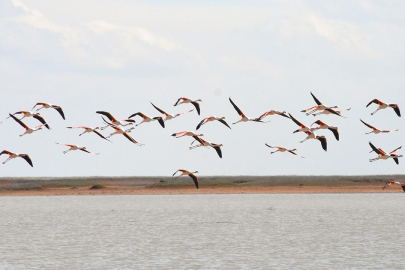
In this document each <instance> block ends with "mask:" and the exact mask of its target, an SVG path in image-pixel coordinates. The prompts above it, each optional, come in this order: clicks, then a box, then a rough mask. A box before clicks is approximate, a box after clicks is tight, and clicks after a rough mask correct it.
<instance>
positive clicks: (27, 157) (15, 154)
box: [0, 150, 34, 167]
mask: <svg viewBox="0 0 405 270" xmlns="http://www.w3.org/2000/svg"><path fill="white" fill-rule="evenodd" d="M3 154H7V155H8V159H6V161H4V162H3V164H6V163H7V162H8V161H9V160H11V159H13V158H17V157H20V158H23V159H25V161H27V162H28V164H30V165H31V167H34V166H33V165H32V161H31V158H30V156H29V155H27V154H18V153H13V152H10V151H7V150H3V151H1V153H0V156H1V155H3Z"/></svg>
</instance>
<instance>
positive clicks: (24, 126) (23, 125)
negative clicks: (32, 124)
mask: <svg viewBox="0 0 405 270" xmlns="http://www.w3.org/2000/svg"><path fill="white" fill-rule="evenodd" d="M9 115H10V117H11V118H13V119H14V120H15V121H16V122H17V123H18V124H20V125H21V126H22V127H23V128H25V129H28V126H27V125H26V124H24V123H23V122H22V121H21V120H20V119H18V118H17V117H15V116H14V115H12V114H9Z"/></svg>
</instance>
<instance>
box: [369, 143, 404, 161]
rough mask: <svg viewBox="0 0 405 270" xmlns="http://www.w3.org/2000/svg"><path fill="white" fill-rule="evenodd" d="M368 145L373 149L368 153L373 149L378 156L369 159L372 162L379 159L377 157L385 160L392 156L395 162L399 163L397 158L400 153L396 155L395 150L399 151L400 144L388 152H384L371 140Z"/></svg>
mask: <svg viewBox="0 0 405 270" xmlns="http://www.w3.org/2000/svg"><path fill="white" fill-rule="evenodd" d="M369 145H370V147H371V148H372V149H373V150H371V151H370V153H371V152H373V151H374V152H376V153H377V154H378V157H376V158H372V159H370V162H373V161H376V160H379V159H382V160H387V159H389V158H392V159H393V160H394V161H395V163H396V164H399V161H398V158H401V157H402V155H397V154H396V152H397V151H399V150H400V149H401V148H402V146H400V147H398V148H397V149H395V150H393V151H391V152H389V153H388V154H386V153H385V152H384V150H382V149H381V148H377V147H375V146H374V145H373V144H372V143H371V142H369Z"/></svg>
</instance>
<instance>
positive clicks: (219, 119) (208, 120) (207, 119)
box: [196, 116, 232, 130]
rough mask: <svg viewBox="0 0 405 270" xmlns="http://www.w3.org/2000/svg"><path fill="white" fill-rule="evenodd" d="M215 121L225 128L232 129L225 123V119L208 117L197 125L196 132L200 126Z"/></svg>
mask: <svg viewBox="0 0 405 270" xmlns="http://www.w3.org/2000/svg"><path fill="white" fill-rule="evenodd" d="M215 120H216V121H219V122H221V123H222V124H224V125H225V126H227V127H228V128H230V129H232V128H231V127H230V126H229V125H228V123H227V122H226V121H225V117H217V116H210V117H207V118H204V119H203V120H202V121H201V122H200V123H199V124H198V125H197V128H196V130H198V129H199V128H200V127H201V126H202V125H204V124H206V123H208V122H211V121H215Z"/></svg>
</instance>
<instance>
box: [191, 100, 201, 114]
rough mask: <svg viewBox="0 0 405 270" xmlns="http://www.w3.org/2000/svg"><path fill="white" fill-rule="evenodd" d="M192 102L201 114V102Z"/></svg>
mask: <svg viewBox="0 0 405 270" xmlns="http://www.w3.org/2000/svg"><path fill="white" fill-rule="evenodd" d="M191 104H193V105H194V107H195V108H196V110H197V113H198V115H200V104H199V103H198V102H195V101H192V102H191Z"/></svg>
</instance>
